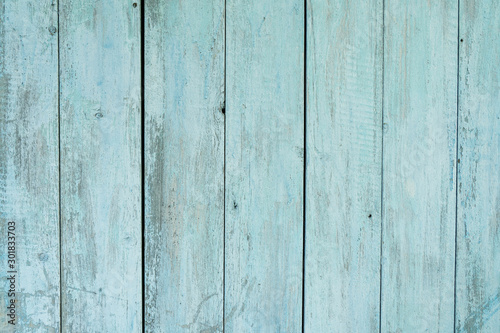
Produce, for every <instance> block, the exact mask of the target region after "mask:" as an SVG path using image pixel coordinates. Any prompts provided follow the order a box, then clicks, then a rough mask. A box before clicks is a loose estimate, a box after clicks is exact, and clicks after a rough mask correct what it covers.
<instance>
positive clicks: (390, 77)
mask: <svg viewBox="0 0 500 333" xmlns="http://www.w3.org/2000/svg"><path fill="white" fill-rule="evenodd" d="M384 15H385V16H384V24H385V35H384V39H385V44H384V114H383V121H384V133H383V199H382V200H383V212H382V214H383V218H382V226H383V230H382V236H383V243H382V247H383V248H382V256H383V261H382V291H381V292H382V297H381V331H382V332H426V331H428V332H438V331H439V332H451V331H453V321H454V320H453V316H454V265H455V198H456V188H455V186H456V179H455V175H456V169H455V167H456V120H457V34H458V8H457V1H456V0H445V1H429V2H426V1H408V2H407V1H396V0H386V1H385V14H384Z"/></svg>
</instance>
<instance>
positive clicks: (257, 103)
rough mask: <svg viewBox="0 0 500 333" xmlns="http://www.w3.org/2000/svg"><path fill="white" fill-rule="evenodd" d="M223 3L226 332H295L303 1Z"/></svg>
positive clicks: (298, 302) (298, 291)
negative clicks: (224, 21) (224, 25)
mask: <svg viewBox="0 0 500 333" xmlns="http://www.w3.org/2000/svg"><path fill="white" fill-rule="evenodd" d="M226 10H227V15H226V19H227V22H226V24H227V26H226V33H227V35H226V89H227V90H226V107H227V109H226V191H225V195H226V198H225V203H226V221H225V222H226V228H225V230H226V234H225V237H226V240H225V243H226V244H225V245H226V246H225V267H224V268H225V300H224V303H225V308H224V314H225V317H224V320H225V331H226V332H299V331H300V330H301V327H302V318H301V317H302V256H303V248H302V245H303V244H302V241H303V240H302V236H303V221H302V220H303V158H304V157H303V155H304V54H303V53H304V23H305V22H304V3H303V1H298V0H293V1H289V0H276V1H267V0H256V1H252V2H248V1H246V0H237V1H228V2H227V8H226Z"/></svg>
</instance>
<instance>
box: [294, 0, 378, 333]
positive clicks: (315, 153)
mask: <svg viewBox="0 0 500 333" xmlns="http://www.w3.org/2000/svg"><path fill="white" fill-rule="evenodd" d="M307 14H308V16H307V55H308V57H307V132H306V135H307V140H306V142H307V150H306V151H307V168H306V170H307V176H306V180H307V182H306V269H305V323H304V325H305V332H375V331H378V329H379V299H380V295H379V289H380V232H381V194H382V193H381V176H382V159H381V158H382V61H383V59H382V56H383V54H382V47H383V31H382V25H383V21H382V20H383V11H382V1H381V0H373V1H350V2H346V1H316V0H310V1H308V7H307Z"/></svg>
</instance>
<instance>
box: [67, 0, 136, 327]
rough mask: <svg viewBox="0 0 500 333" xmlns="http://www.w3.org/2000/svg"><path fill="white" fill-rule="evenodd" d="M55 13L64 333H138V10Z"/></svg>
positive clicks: (86, 7)
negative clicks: (58, 89) (59, 131)
mask: <svg viewBox="0 0 500 333" xmlns="http://www.w3.org/2000/svg"><path fill="white" fill-rule="evenodd" d="M59 11H60V12H59V22H60V37H59V38H60V49H59V52H60V75H61V86H60V101H61V105H60V107H61V124H60V126H61V128H60V130H61V175H60V177H61V220H62V221H61V223H62V240H61V241H62V277H61V278H62V286H61V288H62V319H61V320H62V330H63V331H65V332H140V331H141V326H142V296H141V109H140V106H141V58H140V47H141V46H140V45H141V44H140V43H141V41H140V9H139V7H134V6H133V5H132V3H131V2H129V1H122V0H106V1H104V0H92V1H87V0H85V1H84V0H60V1H59Z"/></svg>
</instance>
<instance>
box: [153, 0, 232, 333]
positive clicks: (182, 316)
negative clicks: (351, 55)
mask: <svg viewBox="0 0 500 333" xmlns="http://www.w3.org/2000/svg"><path fill="white" fill-rule="evenodd" d="M145 19H146V22H145V34H146V40H145V43H146V44H145V66H146V67H145V103H146V104H145V168H146V174H145V182H146V184H145V186H146V187H145V191H146V192H145V194H146V198H145V199H146V200H145V213H146V230H145V231H146V237H145V240H146V244H145V245H146V252H145V253H146V259H145V270H146V272H145V282H146V295H145V296H146V331H147V332H222V311H223V310H222V307H223V253H224V250H223V249H224V248H223V244H224V224H223V223H224V114H223V104H224V93H223V90H224V1H223V0H213V1H202V2H200V1H198V0H186V1H159V0H154V1H149V2H148V3H147V5H146V15H145Z"/></svg>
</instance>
